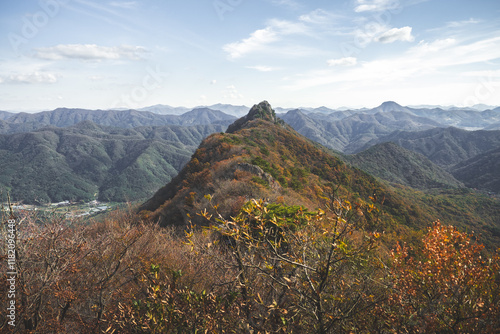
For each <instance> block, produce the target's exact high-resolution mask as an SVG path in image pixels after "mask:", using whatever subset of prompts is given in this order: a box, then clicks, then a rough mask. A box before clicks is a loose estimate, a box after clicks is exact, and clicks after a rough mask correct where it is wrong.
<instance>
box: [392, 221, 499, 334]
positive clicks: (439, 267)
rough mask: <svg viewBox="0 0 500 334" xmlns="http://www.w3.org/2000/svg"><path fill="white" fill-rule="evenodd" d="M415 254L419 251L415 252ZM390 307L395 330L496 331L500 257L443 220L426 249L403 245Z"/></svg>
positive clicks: (395, 267) (396, 252) (395, 264)
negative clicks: (489, 256)
mask: <svg viewBox="0 0 500 334" xmlns="http://www.w3.org/2000/svg"><path fill="white" fill-rule="evenodd" d="M412 253H413V255H412ZM392 258H393V267H392V270H391V275H392V277H393V279H394V281H393V286H392V289H391V290H392V293H391V294H390V297H389V305H390V306H389V307H388V309H386V310H384V311H385V312H384V313H385V314H386V316H387V323H388V324H389V327H390V328H391V329H392V330H393V331H394V332H398V333H399V332H415V333H430V332H432V333H493V332H495V331H496V330H498V329H499V328H500V318H499V316H500V309H499V307H500V261H499V257H498V255H495V256H493V257H492V258H488V257H487V256H485V254H484V246H483V245H481V244H479V243H477V242H474V241H473V240H472V239H471V236H469V235H467V234H466V233H462V232H460V231H458V230H457V229H456V228H455V227H453V226H444V225H441V223H440V222H439V221H437V222H435V223H434V225H433V226H432V227H431V228H429V231H428V233H427V235H426V236H425V238H424V239H423V243H422V245H421V247H420V248H417V249H412V248H410V247H408V246H406V245H402V246H401V245H398V247H397V248H396V249H395V250H394V252H393V254H392Z"/></svg>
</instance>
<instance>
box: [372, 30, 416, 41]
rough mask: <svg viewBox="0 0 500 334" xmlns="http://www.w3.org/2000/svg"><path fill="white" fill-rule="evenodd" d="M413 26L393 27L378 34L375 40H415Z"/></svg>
mask: <svg viewBox="0 0 500 334" xmlns="http://www.w3.org/2000/svg"><path fill="white" fill-rule="evenodd" d="M411 30H412V28H411V27H403V28H392V29H389V30H387V31H386V32H384V33H382V34H381V35H380V36H378V37H377V38H376V39H375V40H376V41H377V42H381V43H394V42H396V41H401V42H413V41H414V40H415V38H414V37H413V36H412V34H411Z"/></svg>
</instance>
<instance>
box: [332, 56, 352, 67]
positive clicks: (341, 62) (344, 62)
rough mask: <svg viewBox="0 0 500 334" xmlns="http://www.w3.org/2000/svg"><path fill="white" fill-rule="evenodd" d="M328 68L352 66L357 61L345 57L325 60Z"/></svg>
mask: <svg viewBox="0 0 500 334" xmlns="http://www.w3.org/2000/svg"><path fill="white" fill-rule="evenodd" d="M327 63H328V66H354V65H356V64H357V63H358V60H357V59H356V58H354V57H345V58H339V59H330V60H327Z"/></svg>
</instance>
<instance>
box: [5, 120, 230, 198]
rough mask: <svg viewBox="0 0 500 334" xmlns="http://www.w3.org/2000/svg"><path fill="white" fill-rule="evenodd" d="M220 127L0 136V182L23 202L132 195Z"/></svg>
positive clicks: (140, 194) (147, 188) (155, 183)
mask: <svg viewBox="0 0 500 334" xmlns="http://www.w3.org/2000/svg"><path fill="white" fill-rule="evenodd" d="M224 128H225V126H222V125H208V126H202V125H198V126H194V127H179V126H163V127H143V128H136V129H119V128H106V127H101V126H99V125H96V124H95V123H92V122H90V121H84V122H81V123H78V124H77V125H74V126H71V127H67V128H55V127H48V128H44V129H41V130H38V131H34V132H28V133H17V134H12V135H0V165H1V166H2V173H1V175H0V186H1V187H2V188H3V189H6V190H8V191H10V192H11V195H12V197H13V199H14V200H17V201H23V202H25V203H46V202H60V201H63V200H89V199H93V198H94V194H97V196H98V198H99V199H100V200H104V201H126V200H138V199H144V198H147V197H149V196H151V195H152V194H153V193H154V192H155V191H156V190H157V189H158V188H159V187H160V186H162V185H163V184H165V182H168V181H169V180H170V179H171V178H172V177H174V176H175V175H177V173H178V172H179V171H180V170H181V168H182V167H183V166H184V164H185V163H186V162H187V161H188V160H189V157H190V156H191V154H192V152H193V151H194V149H195V148H196V146H197V145H198V144H199V143H200V142H201V140H202V139H203V138H205V137H206V135H208V134H209V133H213V132H220V131H223V130H224Z"/></svg>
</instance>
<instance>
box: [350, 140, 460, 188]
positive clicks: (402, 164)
mask: <svg viewBox="0 0 500 334" xmlns="http://www.w3.org/2000/svg"><path fill="white" fill-rule="evenodd" d="M347 159H348V161H349V162H350V163H351V164H353V165H354V166H356V167H358V168H361V169H362V170H364V171H366V172H368V173H370V174H372V175H374V176H377V177H379V178H381V179H383V180H386V181H389V182H393V183H399V184H402V185H406V186H409V187H412V188H416V189H432V188H458V187H463V184H462V183H461V182H459V181H458V180H456V179H455V178H454V177H453V176H452V175H451V174H449V173H448V172H446V171H445V170H443V169H442V168H440V167H439V166H437V165H436V164H434V163H433V162H432V161H430V160H429V159H427V158H426V157H425V156H423V155H421V154H418V153H415V152H412V151H409V150H406V149H404V148H402V147H401V146H398V145H396V144H394V143H390V142H388V143H382V144H377V145H375V146H372V147H370V148H369V149H367V150H365V151H363V152H360V153H357V154H355V155H352V156H348V157H347Z"/></svg>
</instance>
